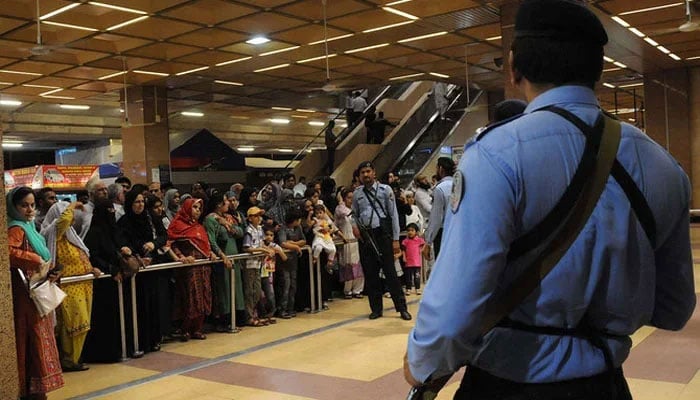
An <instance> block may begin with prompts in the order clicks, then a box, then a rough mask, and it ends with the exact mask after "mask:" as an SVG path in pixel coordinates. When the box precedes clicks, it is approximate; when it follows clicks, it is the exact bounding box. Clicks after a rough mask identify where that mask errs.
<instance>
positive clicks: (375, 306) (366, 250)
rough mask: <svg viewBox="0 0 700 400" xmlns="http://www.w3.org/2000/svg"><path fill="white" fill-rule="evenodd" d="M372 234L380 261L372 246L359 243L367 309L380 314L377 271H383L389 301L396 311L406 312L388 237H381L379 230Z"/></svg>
mask: <svg viewBox="0 0 700 400" xmlns="http://www.w3.org/2000/svg"><path fill="white" fill-rule="evenodd" d="M372 234H373V236H374V238H375V242H376V243H377V247H378V248H379V250H380V251H381V252H382V258H381V260H379V259H377V256H376V254H375V253H374V251H373V250H372V246H370V245H369V244H368V243H364V242H360V263H361V264H362V270H363V272H364V273H365V294H367V299H368V300H369V307H370V309H371V310H372V312H374V313H381V312H382V308H383V304H382V293H383V292H384V291H383V288H382V282H381V280H380V279H379V270H380V269H382V270H383V271H384V275H385V276H386V285H387V286H388V287H389V293H391V299H392V300H393V301H394V307H395V308H396V311H407V309H406V297H405V296H404V294H403V290H401V282H399V277H398V276H397V275H396V269H395V268H394V250H393V248H392V241H391V238H390V237H387V236H386V235H383V234H382V232H381V229H379V228H376V229H373V230H372Z"/></svg>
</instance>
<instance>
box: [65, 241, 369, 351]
mask: <svg viewBox="0 0 700 400" xmlns="http://www.w3.org/2000/svg"><path fill="white" fill-rule="evenodd" d="M356 241H357V240H356V239H351V240H349V241H348V243H352V242H356ZM343 244H344V242H336V246H337V245H341V246H342V245H343ZM301 250H302V251H306V252H307V253H308V254H309V257H308V260H309V262H308V265H309V289H310V290H309V301H310V304H309V312H310V313H317V312H319V311H320V310H321V305H322V304H323V299H322V287H321V279H322V278H321V262H320V259H319V260H318V261H317V262H316V263H315V265H314V262H313V256H312V254H311V247H310V246H304V247H302V248H301ZM285 252H286V253H291V252H292V250H285ZM265 256H266V253H263V252H255V253H244V254H235V255H231V256H227V257H226V258H228V259H229V260H231V261H237V260H249V259H254V258H263V257H265ZM221 261H222V259H221V258H217V259H216V260H213V261H212V260H209V259H200V260H196V261H194V262H192V263H181V262H169V263H162V264H154V265H149V266H147V267H145V268H143V269H141V270H139V272H138V273H137V274H134V275H133V276H132V277H131V293H130V295H131V296H130V297H131V313H132V315H131V317H132V319H133V322H132V327H133V346H134V351H133V353H132V357H133V358H139V357H142V356H143V354H144V353H143V351H141V348H140V344H139V335H138V308H137V298H136V277H137V276H138V275H139V274H142V273H147V272H153V271H162V270H167V269H176V268H186V267H193V266H197V265H209V264H216V263H219V262H221ZM230 274H231V327H235V326H236V304H235V297H236V294H235V290H236V271H235V268H231V270H230ZM107 278H112V275H110V274H102V275H100V276H98V277H96V276H94V275H93V274H87V275H77V276H69V277H62V278H61V279H60V284H61V285H64V284H69V283H78V282H86V281H91V280H95V279H107ZM315 278H316V284H314V279H315ZM117 289H118V290H117V293H118V302H119V325H120V330H121V332H120V336H121V345H122V354H121V355H122V356H121V359H120V361H126V360H128V357H127V347H126V346H127V343H126V317H125V311H124V293H123V283H122V281H117Z"/></svg>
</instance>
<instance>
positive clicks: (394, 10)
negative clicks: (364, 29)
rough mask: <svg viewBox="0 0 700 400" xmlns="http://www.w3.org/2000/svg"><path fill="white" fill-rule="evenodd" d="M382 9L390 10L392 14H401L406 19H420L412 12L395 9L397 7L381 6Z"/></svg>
mask: <svg viewBox="0 0 700 400" xmlns="http://www.w3.org/2000/svg"><path fill="white" fill-rule="evenodd" d="M382 10H384V11H386V12H390V13H392V14H396V15H400V16H402V17H404V18H408V19H413V20H416V19H420V18H418V17H416V16H415V15H412V14H409V13H407V12H403V11H400V10H397V9H395V8H391V7H382Z"/></svg>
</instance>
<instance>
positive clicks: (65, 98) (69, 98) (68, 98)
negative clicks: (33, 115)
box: [41, 95, 75, 100]
mask: <svg viewBox="0 0 700 400" xmlns="http://www.w3.org/2000/svg"><path fill="white" fill-rule="evenodd" d="M41 97H43V98H45V99H60V100H75V97H70V96H52V95H45V96H41Z"/></svg>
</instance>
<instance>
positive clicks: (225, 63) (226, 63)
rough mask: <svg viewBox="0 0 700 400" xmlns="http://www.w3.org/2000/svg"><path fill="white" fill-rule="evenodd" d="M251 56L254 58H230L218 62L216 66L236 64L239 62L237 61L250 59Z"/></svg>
mask: <svg viewBox="0 0 700 400" xmlns="http://www.w3.org/2000/svg"><path fill="white" fill-rule="evenodd" d="M251 58H253V57H243V58H237V59H235V60H229V61H224V62H220V63H218V64H216V66H217V67H223V66H224V65H229V64H235V63H237V62H241V61H246V60H250V59H251Z"/></svg>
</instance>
